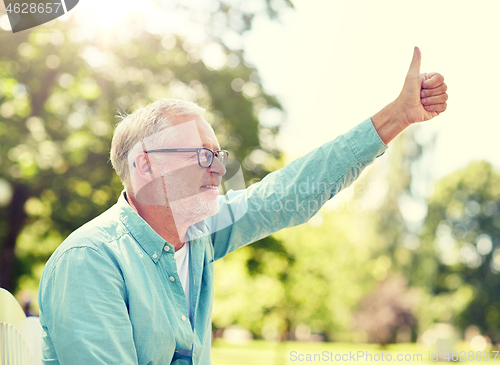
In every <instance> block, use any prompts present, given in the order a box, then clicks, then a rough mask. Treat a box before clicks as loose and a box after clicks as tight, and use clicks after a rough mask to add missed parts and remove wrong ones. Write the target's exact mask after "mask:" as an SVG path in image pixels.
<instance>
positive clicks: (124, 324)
mask: <svg viewBox="0 0 500 365" xmlns="http://www.w3.org/2000/svg"><path fill="white" fill-rule="evenodd" d="M39 295H40V297H39V303H40V323H41V324H42V328H43V339H42V351H43V358H44V359H43V360H44V363H48V364H59V363H60V364H72V365H78V364H82V365H83V364H137V353H136V350H135V344H134V340H133V332H132V324H131V322H130V319H129V316H128V309H127V303H126V289H125V284H124V281H123V277H122V275H121V273H120V271H119V269H118V268H117V267H116V265H114V264H113V263H112V261H111V260H110V259H109V258H108V257H105V256H104V255H102V254H101V253H100V252H98V251H97V250H95V249H94V248H91V247H74V248H71V249H68V250H67V251H65V252H64V253H62V255H61V256H60V257H59V258H58V259H57V261H56V263H55V265H54V267H53V268H52V270H51V272H49V273H47V277H46V278H43V277H42V281H41V285H40V294H39Z"/></svg>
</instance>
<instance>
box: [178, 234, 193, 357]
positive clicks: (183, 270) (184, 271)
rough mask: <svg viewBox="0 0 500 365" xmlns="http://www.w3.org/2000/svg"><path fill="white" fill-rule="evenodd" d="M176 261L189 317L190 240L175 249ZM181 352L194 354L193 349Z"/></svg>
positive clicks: (181, 352)
mask: <svg viewBox="0 0 500 365" xmlns="http://www.w3.org/2000/svg"><path fill="white" fill-rule="evenodd" d="M174 258H175V263H176V264H177V273H178V274H179V279H181V284H182V288H183V289H184V293H185V295H186V303H187V309H188V317H189V316H190V308H189V303H190V302H189V242H186V243H185V244H184V246H182V247H181V248H180V249H178V250H177V251H175V253H174ZM178 352H179V354H181V355H184V356H192V349H191V350H179V351H178Z"/></svg>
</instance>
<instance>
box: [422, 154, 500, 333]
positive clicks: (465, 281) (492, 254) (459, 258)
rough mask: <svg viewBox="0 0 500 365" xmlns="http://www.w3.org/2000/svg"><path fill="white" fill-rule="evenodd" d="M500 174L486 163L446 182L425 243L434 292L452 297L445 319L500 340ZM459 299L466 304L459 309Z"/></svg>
mask: <svg viewBox="0 0 500 365" xmlns="http://www.w3.org/2000/svg"><path fill="white" fill-rule="evenodd" d="M499 204H500V174H499V173H498V172H497V171H495V170H494V169H493V168H492V166H491V164H489V163H487V162H485V161H479V162H473V163H470V164H469V166H467V167H466V168H463V169H461V170H458V171H456V172H454V173H452V174H450V175H449V176H447V177H445V178H443V179H442V180H441V181H439V182H438V183H437V184H436V186H435V191H434V194H433V196H432V197H431V199H430V201H429V211H428V215H427V218H426V220H425V226H424V231H423V233H422V242H423V244H424V246H425V248H426V252H427V254H428V257H427V261H428V262H429V263H433V265H432V266H430V267H428V268H427V276H428V281H429V282H431V283H432V286H431V288H430V289H431V292H432V294H433V295H435V296H436V297H437V298H439V297H441V298H448V300H447V303H446V304H447V306H448V307H449V308H450V309H451V310H448V311H446V312H445V313H442V314H441V318H436V319H437V320H441V321H449V322H455V324H456V325H458V326H459V327H460V328H461V329H462V330H463V329H465V328H466V327H467V326H469V325H476V326H478V327H479V328H480V329H481V331H482V332H483V333H486V334H487V335H488V336H490V337H491V338H492V340H493V341H495V342H498V341H500V332H499V330H498V326H499V325H500V310H499V308H500V293H499V292H498V285H499V284H500V249H499V245H500V241H499V237H500V212H499V209H498V207H499ZM456 301H459V302H461V304H462V305H460V306H456V305H454V302H456Z"/></svg>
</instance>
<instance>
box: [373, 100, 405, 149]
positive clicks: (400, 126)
mask: <svg viewBox="0 0 500 365" xmlns="http://www.w3.org/2000/svg"><path fill="white" fill-rule="evenodd" d="M371 119H372V123H373V126H374V127H375V130H376V131H377V133H378V135H379V137H380V139H381V140H382V142H384V143H385V144H388V143H389V142H390V141H392V140H393V139H394V138H395V137H396V136H397V135H398V134H399V133H401V132H402V131H403V130H405V129H406V128H407V127H408V126H409V125H410V124H411V123H408V122H407V121H406V120H407V116H406V113H405V112H404V110H402V109H401V108H398V104H397V102H396V101H393V102H392V103H390V104H389V105H387V106H386V107H384V108H383V109H382V110H381V111H379V112H378V113H377V114H375V115H374V116H373V117H372V118H371Z"/></svg>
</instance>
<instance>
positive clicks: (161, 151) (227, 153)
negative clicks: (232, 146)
mask: <svg viewBox="0 0 500 365" xmlns="http://www.w3.org/2000/svg"><path fill="white" fill-rule="evenodd" d="M201 150H207V151H210V153H211V154H212V158H211V160H210V163H209V164H208V166H203V165H202V164H201V161H200V152H201ZM143 152H144V153H172V152H173V153H175V152H196V154H197V156H198V165H199V166H200V167H203V168H209V167H210V166H212V164H213V162H214V157H217V159H218V160H219V162H220V163H221V164H222V166H224V167H226V163H227V158H228V156H229V152H228V151H226V150H218V151H215V152H214V151H212V150H211V149H210V148H205V147H202V148H160V149H157V150H149V151H143ZM221 152H223V153H224V154H225V155H226V160H225V161H224V162H223V161H221V160H220V158H219V156H218V155H219V154H220V153H221ZM132 166H134V167H136V166H135V161H134V162H133V163H132Z"/></svg>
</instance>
